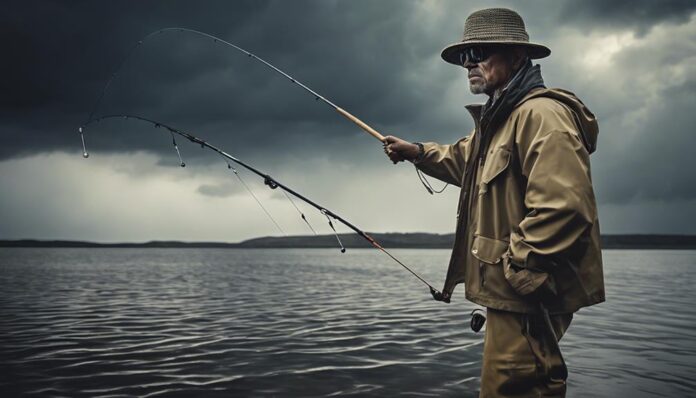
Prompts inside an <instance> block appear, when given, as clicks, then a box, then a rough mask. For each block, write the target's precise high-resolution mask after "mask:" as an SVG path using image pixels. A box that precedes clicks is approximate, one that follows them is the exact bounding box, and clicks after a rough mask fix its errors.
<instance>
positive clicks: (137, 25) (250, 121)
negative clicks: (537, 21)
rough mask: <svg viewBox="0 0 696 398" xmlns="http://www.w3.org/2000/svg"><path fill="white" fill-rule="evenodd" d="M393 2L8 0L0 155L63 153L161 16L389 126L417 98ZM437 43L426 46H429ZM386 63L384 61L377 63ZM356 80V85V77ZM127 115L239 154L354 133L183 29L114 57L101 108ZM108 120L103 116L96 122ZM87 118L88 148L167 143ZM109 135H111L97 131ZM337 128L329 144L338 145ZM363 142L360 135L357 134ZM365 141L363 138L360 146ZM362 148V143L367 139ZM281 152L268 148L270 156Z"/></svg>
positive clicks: (144, 131)
mask: <svg viewBox="0 0 696 398" xmlns="http://www.w3.org/2000/svg"><path fill="white" fill-rule="evenodd" d="M396 5H397V4H396V3H394V2H367V1H360V2H350V3H348V2H265V1H249V2H232V3H230V2H207V3H203V4H201V5H195V6H194V5H192V4H191V3H189V2H162V3H153V2H147V3H140V2H133V3H126V4H123V3H120V4H113V3H109V2H99V3H95V2H85V3H62V2H39V3H25V2H20V3H16V4H13V5H12V6H11V7H9V8H10V12H8V13H4V14H3V16H2V17H0V18H2V20H0V26H2V28H0V29H2V32H0V33H1V34H0V36H1V37H2V38H3V43H1V44H3V46H7V48H9V49H10V52H11V53H12V54H13V56H12V58H13V60H14V62H11V63H3V70H2V72H3V75H4V76H12V77H13V78H12V79H9V80H5V81H4V82H3V87H2V89H3V90H2V91H3V92H4V93H5V94H4V95H3V100H2V101H3V102H2V116H3V121H2V122H1V123H2V126H1V127H2V131H3V133H2V135H3V137H2V138H4V141H5V142H6V143H7V145H4V146H3V147H2V149H0V159H2V158H8V157H12V156H22V155H26V154H29V153H32V152H36V151H45V150H52V149H61V150H74V149H75V143H76V135H73V134H71V133H72V132H74V131H75V129H76V126H78V125H79V124H80V123H81V122H83V121H84V120H85V118H86V116H87V114H88V113H89V111H90V110H91V109H92V106H93V103H94V101H95V100H96V98H97V97H98V95H99V92H100V91H101V86H102V85H103V84H104V82H105V80H106V78H107V77H108V76H109V75H110V73H112V72H113V71H114V68H115V67H116V65H118V63H119V61H120V59H121V58H122V57H123V56H124V55H125V54H126V53H127V52H128V49H129V48H130V46H132V45H133V43H135V42H137V40H139V39H140V38H142V37H143V36H144V35H146V34H147V33H150V32H152V31H154V30H157V29H159V28H162V27H168V26H184V27H189V28H193V29H199V30H202V31H205V32H209V33H212V34H215V35H218V36H221V37H223V38H225V39H229V40H231V41H233V42H235V43H236V44H239V45H241V46H243V47H246V48H248V49H249V50H251V51H252V52H254V53H256V54H258V55H260V56H262V57H265V58H267V59H268V60H270V61H272V62H273V63H274V64H276V65H278V66H280V67H281V68H283V69H285V70H287V71H288V72H290V73H291V74H293V75H294V76H295V77H297V78H298V79H299V80H301V81H304V82H305V83H307V84H308V85H310V86H311V87H313V88H314V89H316V90H317V91H318V92H320V93H323V94H325V95H326V96H327V97H329V98H332V99H333V100H334V101H335V102H337V103H339V104H347V105H345V106H346V107H347V108H348V107H350V109H351V110H352V111H353V112H354V113H356V114H360V115H361V117H363V118H365V119H366V120H370V119H375V120H379V122H380V123H383V124H384V123H387V124H388V123H393V122H396V121H397V120H398V118H399V117H400V116H402V115H403V114H404V113H408V112H409V111H410V110H411V109H414V108H417V107H418V106H420V105H423V102H424V101H426V99H425V98H423V97H418V96H416V95H413V91H410V90H413V89H414V88H415V87H414V86H413V85H407V86H404V85H403V84H402V76H401V72H402V70H403V67H399V65H407V64H408V63H409V59H410V58H413V57H415V56H416V55H418V53H419V51H421V50H420V49H419V48H418V47H417V45H416V46H414V44H413V43H410V44H409V47H408V48H407V47H405V44H406V43H404V42H403V34H402V31H403V30H404V29H406V28H408V21H409V14H410V5H409V4H408V3H406V4H403V3H401V4H399V6H398V7H397V6H396ZM435 50H436V47H433V51H435ZM385 59H388V60H389V62H385ZM356 82H360V83H359V85H358V86H356ZM113 112H116V113H121V112H124V113H134V114H141V115H145V116H149V117H152V118H155V119H161V120H162V121H165V122H167V123H171V124H173V125H175V126H177V127H182V128H187V129H193V130H195V131H198V132H201V133H202V134H203V133H204V134H205V136H206V137H207V138H208V139H210V140H213V141H215V142H217V143H218V144H221V145H224V146H227V147H229V146H231V145H233V146H234V147H235V148H236V150H238V151H242V152H244V153H253V152H254V151H257V150H258V151H259V152H261V151H262V150H260V148H262V145H265V144H269V145H272V148H274V149H277V148H285V149H288V150H291V149H293V148H298V147H303V146H305V144H304V143H305V142H312V143H313V145H314V146H315V147H316V148H319V149H321V150H327V149H329V148H331V147H332V146H333V145H334V144H335V143H336V142H337V140H336V139H334V137H337V136H339V137H340V136H350V135H353V136H355V134H356V132H357V131H356V129H355V127H354V126H352V125H349V124H348V122H345V121H344V120H342V119H340V118H338V117H337V116H336V115H335V113H334V112H333V111H331V110H329V109H327V107H326V105H324V104H321V103H315V102H314V100H313V98H312V97H311V96H310V95H308V94H306V93H304V92H302V91H300V90H299V89H298V87H296V86H293V85H292V84H290V83H289V82H288V81H287V80H284V79H283V78H282V77H280V76H277V75H274V74H273V73H272V72H270V71H269V70H267V69H265V67H263V66H262V65H261V64H259V63H254V62H250V61H249V59H248V58H246V57H244V56H243V55H241V54H239V53H237V52H235V51H233V50H231V49H223V48H221V46H220V45H219V44H215V43H213V42H212V41H210V40H205V39H202V38H200V37H194V36H192V35H187V34H179V33H169V34H165V35H161V37H155V38H153V39H152V40H150V41H148V42H146V43H145V44H144V45H143V46H142V48H140V49H138V50H137V51H136V52H135V53H134V54H133V57H132V58H131V59H130V60H129V61H128V62H127V63H126V64H125V65H124V67H123V69H122V70H121V71H120V72H119V74H118V76H117V77H116V78H115V80H114V82H113V84H112V85H111V87H110V89H109V91H108V92H107V95H106V96H105V98H104V101H103V103H102V106H101V107H100V109H99V110H98V112H97V113H98V114H103V113H113ZM105 124H106V126H104V125H105ZM105 124H102V125H100V126H99V128H98V129H95V128H92V129H91V130H90V131H89V134H93V135H91V136H89V135H88V142H92V143H93V146H92V149H93V150H106V151H112V150H116V151H128V150H130V149H135V148H138V149H147V150H151V151H155V152H158V153H164V151H167V150H169V148H167V147H166V145H163V141H162V137H161V136H160V135H156V134H152V132H151V130H149V128H146V127H145V126H139V125H135V124H128V125H120V124H119V125H118V126H119V129H118V130H116V129H115V128H110V127H109V126H113V125H114V124H113V123H112V122H108V123H105ZM107 132H108V134H107ZM340 140H341V139H340V138H339V139H338V141H339V142H340ZM363 142H364V141H363ZM360 145H362V144H360ZM365 145H368V144H365ZM278 152H280V156H281V157H282V151H276V156H277V155H278Z"/></svg>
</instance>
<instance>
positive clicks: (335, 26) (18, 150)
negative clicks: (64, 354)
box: [0, 0, 696, 239]
mask: <svg viewBox="0 0 696 398" xmlns="http://www.w3.org/2000/svg"><path fill="white" fill-rule="evenodd" d="M487 6H508V7H512V8H515V9H517V10H518V11H519V12H520V14H521V15H522V16H523V17H524V18H525V21H526V23H527V27H528V30H529V31H530V35H531V38H532V40H534V41H537V42H541V43H545V44H548V45H549V46H551V48H552V50H553V53H552V56H551V57H550V58H548V59H545V60H542V61H540V62H541V63H542V66H543V73H544V76H545V79H546V81H547V83H548V85H549V86H554V87H564V88H567V89H570V90H571V91H574V92H576V93H577V94H578V95H579V96H580V98H582V99H583V100H584V101H585V103H587V104H588V106H589V107H590V108H591V109H592V110H593V111H594V112H595V113H596V114H597V115H598V117H599V120H600V128H601V132H600V141H599V149H598V152H597V153H596V154H595V155H593V176H594V181H595V187H596V192H597V197H598V201H599V203H600V208H601V207H602V206H607V208H611V209H614V210H612V211H611V214H612V215H611V216H608V217H607V220H610V221H609V223H608V224H607V223H603V226H604V227H605V230H606V231H608V232H611V231H620V232H626V231H625V230H624V226H627V225H630V226H631V227H630V228H633V229H635V232H650V230H649V228H654V230H656V231H658V230H659V231H669V230H670V228H672V229H673V230H675V231H680V232H684V231H689V230H690V229H689V228H691V230H692V231H693V227H690V226H688V225H686V224H683V225H676V224H674V220H679V219H680V218H679V217H676V216H675V217H665V218H664V220H663V221H662V222H661V221H660V220H659V219H657V220H653V221H651V224H650V225H652V227H649V226H646V225H648V224H645V225H642V224H641V225H639V224H636V223H635V222H633V221H632V220H633V218H634V217H635V216H631V212H633V211H636V212H640V209H644V210H645V211H649V210H650V209H656V208H659V209H672V211H673V212H674V214H681V213H685V210H684V209H685V207H688V206H689V203H692V202H693V199H695V198H696V180H694V174H693V173H691V172H690V171H691V170H693V169H694V168H696V159H695V158H694V157H693V156H692V155H691V153H690V152H691V148H693V147H694V144H696V142H694V135H693V134H692V131H691V130H692V126H694V125H696V114H694V112H692V111H691V109H694V107H695V106H696V103H695V102H694V98H696V96H695V95H694V92H695V90H696V70H695V68H694V67H692V66H691V65H696V63H695V61H696V59H695V54H696V47H695V45H694V44H693V43H696V22H695V21H694V10H695V7H694V5H693V4H692V2H667V3H662V2H660V3H656V2H642V1H640V2H637V3H636V2H631V3H630V4H629V3H628V2H609V3H607V2H598V1H597V2H595V1H589V2H571V1H565V2H561V1H541V2H514V3H511V2H494V3H493V4H491V3H490V2H487V1H474V2H466V3H464V2H460V1H421V2H403V1H380V2H375V1H366V0H358V1H299V2H285V1H237V2H223V1H220V2H217V1H211V2H203V3H201V4H198V3H197V4H196V5H192V4H190V3H188V2H177V1H175V2H144V3H143V2H134V3H129V4H128V5H127V6H124V5H123V4H112V3H109V2H83V3H64V2H54V1H43V2H32V3H28V2H11V3H9V4H7V5H6V7H5V9H6V12H3V13H2V14H1V15H0V45H2V48H4V49H5V55H6V59H11V60H12V62H3V63H2V64H0V73H2V75H3V76H11V77H12V78H10V79H3V80H2V81H0V92H2V93H3V95H2V96H1V97H0V139H2V141H3V145H1V146H0V174H2V173H1V172H2V167H5V176H4V179H3V181H4V182H5V183H6V184H9V185H11V187H10V186H8V187H5V186H3V188H4V189H5V188H6V189H10V188H17V189H19V187H24V188H26V189H29V188H27V187H26V184H27V183H28V182H26V181H25V180H24V179H20V178H17V177H12V176H10V175H8V174H7V173H9V171H7V170H10V167H9V166H7V165H8V164H14V163H13V162H15V161H20V160H22V159H29V157H30V156H31V159H43V158H41V157H36V156H47V157H46V158H45V159H53V157H52V156H53V155H52V154H54V153H56V152H61V151H64V152H67V153H69V154H72V155H74V156H75V157H76V158H79V155H80V152H81V148H80V142H79V136H78V135H77V134H76V127H77V126H78V125H80V124H81V123H82V122H83V121H84V120H85V118H86V117H87V114H88V113H89V111H90V109H91V107H92V106H93V104H94V101H95V100H96V99H97V97H98V95H99V93H100V90H101V88H102V86H103V84H104V82H105V80H106V78H107V77H108V76H109V75H110V73H112V72H113V71H114V68H115V67H116V65H117V64H118V62H119V61H120V59H121V58H122V57H123V56H124V55H125V54H127V52H128V51H129V49H130V47H131V46H132V45H133V44H134V43H136V42H137V41H138V40H139V39H140V38H142V37H143V36H144V35H146V34H148V33H150V32H152V31H155V30H157V29H159V28H162V27H169V26H184V27H190V28H194V29H198V30H202V31H204V32H209V33H212V34H215V35H218V36H220V37H222V38H224V39H227V40H230V41H232V42H234V43H236V44H238V45H240V46H242V47H244V48H247V49H249V50H251V51H252V52H254V53H256V54H258V55H259V56H261V57H264V58H266V59H268V60H269V61H271V62H272V63H274V64H276V65H277V66H278V67H280V68H282V69H284V70H286V71H287V72H289V73H290V74H292V75H293V76H295V77H296V78H297V79H299V80H300V81H302V82H304V83H306V84H307V85H308V86H310V87H312V88H313V89H315V90H317V91H318V92H319V93H321V94H323V95H325V96H326V97H328V98H330V99H331V100H333V101H334V102H336V103H337V104H339V105H341V106H343V107H344V108H346V109H348V110H349V111H351V112H353V113H354V114H356V115H358V116H359V117H360V118H362V119H363V120H365V121H366V122H368V123H370V124H371V125H373V126H374V127H376V128H377V129H378V130H380V131H382V132H383V133H385V134H395V135H398V136H401V137H403V138H405V139H408V140H412V141H416V140H418V141H438V142H444V143H446V142H453V141H455V140H456V139H458V138H459V137H461V136H462V135H465V134H467V133H468V131H470V129H471V128H472V122H471V120H470V118H469V116H468V114H467V113H466V112H465V111H464V109H463V105H464V104H466V103H469V102H481V101H482V100H483V99H482V98H480V97H475V96H472V95H470V94H469V93H468V88H467V85H466V79H465V78H464V74H463V73H462V70H461V68H456V67H453V66H451V65H448V64H445V63H444V62H442V61H441V60H440V59H439V52H440V50H441V49H442V48H443V47H444V46H445V45H446V44H448V43H450V42H453V41H456V40H457V39H458V38H459V37H460V35H461V29H462V26H463V22H464V20H465V18H466V16H467V15H468V14H469V13H470V12H471V11H473V10H475V9H478V8H483V7H487ZM675 38H680V39H679V40H675ZM667 43H669V45H666V44H667ZM98 113H99V114H106V113H134V114H139V115H143V116H147V117H150V118H153V119H158V120H161V121H162V122H165V123H168V124H171V125H173V126H175V127H178V128H181V129H184V130H187V131H191V132H193V133H195V134H197V135H200V136H201V137H203V138H205V139H207V140H209V141H210V142H212V143H214V144H216V145H218V146H219V147H221V148H223V149H225V150H226V151H228V152H229V153H231V154H232V155H234V156H237V157H239V158H240V159H242V160H245V161H248V162H250V163H251V164H253V165H254V166H257V167H258V168H260V169H261V170H263V171H265V172H269V173H271V174H272V175H273V176H274V177H276V178H278V179H279V180H281V181H283V182H285V183H287V184H288V185H290V186H292V187H294V188H297V189H298V190H299V191H301V192H303V193H306V194H307V195H309V196H310V197H312V198H316V199H317V200H319V201H321V202H322V203H326V204H327V205H332V204H335V208H334V210H336V211H339V210H342V211H347V212H348V213H349V215H353V216H354V217H358V221H361V222H365V223H367V224H368V225H373V226H374V227H371V228H372V229H373V230H380V229H381V230H409V229H411V230H418V229H422V228H429V230H433V231H437V232H448V231H449V229H450V228H451V225H452V221H451V211H448V210H447V209H449V208H450V207H451V208H453V209H454V207H455V205H454V204H453V202H454V201H455V200H456V195H454V196H453V197H452V198H449V197H447V198H449V199H447V200H449V201H450V202H451V203H450V202H447V203H448V204H444V203H445V202H437V203H438V205H437V206H438V212H439V213H438V214H440V216H441V217H442V218H440V219H436V220H434V221H430V220H429V221H428V223H423V222H419V224H418V225H409V224H408V223H404V222H402V221H401V220H400V219H399V217H398V214H397V215H395V214H393V212H394V211H397V207H395V206H393V205H391V203H393V201H394V195H396V194H395V193H394V191H396V192H402V190H404V191H403V192H408V193H409V195H411V196H407V197H408V200H400V201H399V202H400V204H403V207H404V208H403V209H402V208H401V207H398V209H401V210H402V211H414V209H416V210H419V211H427V209H428V207H429V206H430V207H432V206H433V204H432V203H433V202H431V201H430V200H434V199H433V198H430V197H428V196H424V198H428V200H426V199H423V198H420V197H418V198H412V196H413V195H420V194H421V193H422V192H421V190H422V188H421V187H420V186H419V185H418V184H419V183H418V182H417V179H416V177H415V172H414V171H413V170H412V169H411V168H405V167H391V166H390V163H388V162H387V161H386V160H385V159H384V157H383V154H382V153H381V147H380V146H379V144H378V143H377V142H376V141H375V140H374V139H372V138H370V137H368V136H367V135H365V134H364V133H363V132H362V131H360V130H359V129H358V128H357V127H356V126H354V125H352V124H351V123H350V122H348V121H346V120H344V119H343V118H341V117H340V116H338V115H337V114H336V113H335V112H334V111H332V110H331V109H330V108H328V107H327V106H326V105H324V104H321V103H317V102H315V101H314V99H313V98H312V97H311V96H310V95H307V94H306V93H304V92H303V91H301V90H300V89H299V88H298V87H297V86H295V85H292V84H290V83H289V82H288V81H287V80H285V79H284V78H282V77H280V76H278V75H275V74H273V73H272V72H270V71H269V70H267V69H266V68H265V67H264V66H263V65H261V64H259V63H256V62H252V61H250V59H249V58H247V57H245V56H242V55H241V54H239V53H237V52H234V51H232V50H225V49H223V48H222V47H220V44H219V43H213V42H212V41H209V40H204V39H201V38H200V37H195V36H192V35H187V34H180V33H170V34H166V35H161V36H158V37H155V38H153V39H152V40H151V41H148V42H147V43H145V44H144V45H143V48H141V49H139V50H138V51H137V52H136V53H134V54H133V57H132V59H130V60H129V62H128V63H126V64H125V65H124V67H123V69H122V70H121V71H120V73H119V75H118V76H117V77H116V79H115V80H114V82H113V84H112V85H111V87H110V90H109V92H108V93H107V95H106V97H105V98H104V101H103V104H102V106H101V108H100V110H99V112H98ZM86 139H87V145H88V147H89V149H90V151H91V153H92V156H91V157H90V159H89V161H87V162H88V163H84V162H83V163H81V164H89V165H96V164H100V163H99V162H104V161H106V160H104V159H111V156H113V155H122V156H126V157H128V156H135V157H138V156H141V155H142V152H144V153H146V154H150V155H153V159H154V163H152V164H150V163H143V162H139V163H137V164H132V165H131V164H124V165H118V164H114V165H113V167H114V170H115V172H116V176H119V177H114V176H112V175H111V174H108V173H106V172H104V173H105V174H104V175H105V176H110V177H109V178H116V179H117V180H118V181H120V178H121V177H120V176H121V175H123V176H125V177H124V178H128V179H129V180H128V181H130V183H124V184H126V185H125V186H130V185H138V184H139V182H138V181H144V180H147V181H155V180H154V177H155V176H157V177H158V178H163V179H167V178H175V177H167V176H169V174H168V173H165V172H163V171H162V170H161V169H162V168H169V167H171V168H172V171H171V172H172V175H176V176H184V177H185V179H186V180H185V181H182V183H184V182H185V184H186V185H185V186H186V188H187V189H190V190H191V193H192V194H194V197H196V198H198V199H197V200H202V201H204V203H207V202H206V201H208V200H213V201H215V200H219V199H222V198H225V200H230V201H233V202H235V203H237V202H238V201H242V200H243V199H242V198H244V195H243V193H241V192H240V194H239V195H237V192H238V191H234V189H239V186H238V185H234V184H235V181H234V180H233V181H231V182H230V180H229V178H230V176H229V174H228V171H227V170H226V165H225V163H224V162H223V161H222V160H221V159H220V158H219V157H218V156H216V155H214V154H212V153H211V152H209V151H203V150H202V149H200V148H199V147H198V146H196V145H192V144H189V143H187V142H185V141H184V140H179V141H178V143H179V147H180V149H181V153H182V156H183V157H184V160H185V161H186V163H187V167H186V168H185V169H180V168H177V165H178V158H177V157H176V153H175V152H174V149H173V147H172V144H171V137H170V136H169V134H168V133H167V132H166V131H165V130H163V129H159V130H158V129H154V128H152V127H151V126H149V125H145V124H142V123H138V122H135V121H132V120H111V121H108V122H102V123H99V124H96V125H93V126H92V127H90V129H88V130H87V134H86ZM61 159H62V158H61ZM148 159H150V158H148ZM61 161H63V160H61ZM63 162H64V163H63V164H72V163H65V161H63ZM92 162H94V163H92ZM22 164H23V165H25V164H26V162H23V163H22ZM3 165H5V166H3ZM66 167H67V166H66ZM92 167H96V166H92ZM143 167H146V170H145V169H143V170H141V169H140V168H143ZM218 167H219V169H218ZM11 170H16V169H14V168H12V169H11ZM69 170H70V172H66V173H68V174H65V175H64V176H63V178H75V179H78V180H79V178H80V177H79V174H80V173H84V172H85V169H80V171H79V172H77V171H75V170H77V169H76V168H75V167H73V166H70V168H69ZM216 170H219V172H218V171H216ZM13 172H14V171H13ZM69 173H74V174H69ZM184 177H179V178H184ZM56 178H58V177H56ZM193 178H195V179H196V180H197V182H195V183H194V182H192V181H189V179H193ZM252 178H254V177H252ZM397 181H398V183H399V184H410V185H409V188H408V190H406V188H405V187H403V186H398V185H394V184H396V182H397ZM252 182H254V183H258V184H256V185H255V188H254V189H255V190H256V189H259V190H260V189H263V188H262V187H263V185H262V184H261V183H260V182H259V181H256V180H254V181H252ZM129 184H130V185H129ZM235 187H236V188H235ZM358 187H359V188H358ZM45 189H46V190H48V189H58V188H56V187H55V186H54V185H47V186H46V188H45ZM168 189H169V190H170V191H173V190H175V189H174V188H171V187H170V188H168ZM356 190H357V192H356ZM137 192H139V193H140V194H143V192H146V191H137ZM264 192H265V191H264ZM36 195H40V196H42V197H51V195H55V193H54V192H48V191H46V192H43V193H37V194H36ZM266 195H267V198H266V199H267V200H269V201H271V202H278V203H281V202H282V203H284V205H282V206H285V207H282V206H281V208H282V209H285V210H287V206H289V204H288V203H286V202H287V201H286V200H285V199H284V198H283V197H281V196H280V195H279V193H278V192H275V191H273V192H270V193H269V192H266ZM14 197H15V196H12V198H14ZM351 198H352V199H351ZM10 199H11V198H10V197H6V198H5V199H4V202H2V205H3V206H2V208H0V212H1V213H2V214H0V216H2V218H3V219H5V216H6V215H8V217H9V215H10V214H11V213H13V212H14V213H16V214H24V213H22V212H17V211H16V209H17V207H21V206H26V205H27V201H26V200H22V199H21V198H19V197H17V199H16V200H15V201H11V200H10ZM95 200H96V199H95ZM68 202H69V201H66V202H61V203H68ZM154 202H156V201H154ZM109 203H112V202H109ZM439 203H443V205H442V206H441V205H440V204H439ZM655 203H660V205H659V206H658V205H655ZM669 203H673V206H672V207H670V206H669V205H668V204H669ZM246 204H250V205H252V208H253V206H256V205H255V204H254V203H253V202H250V203H246V202H245V205H246ZM409 204H410V205H409ZM407 205H409V206H407ZM624 205H626V207H625V209H630V211H629V210H625V211H618V210H616V209H617V208H620V207H621V206H624ZM114 206H116V205H115V204H114ZM448 206H449V207H448ZM329 207H331V206H329ZM406 207H408V208H406ZM50 208H52V209H53V208H55V207H54V206H51V207H50ZM385 208H386V209H387V210H388V211H384V209H385ZM409 208H410V210H409ZM368 209H369V210H368ZM380 209H382V210H380ZM424 209H425V210H424ZM257 210H258V209H257ZM290 210H291V211H294V210H293V209H290ZM119 211H128V209H127V208H126V209H123V208H120V207H119ZM182 211H187V210H182ZM371 211H374V213H371ZM452 211H454V210H452ZM361 212H367V213H366V214H369V216H365V217H364V218H362V219H361V218H360V217H362V213H361ZM63 213H64V214H65V212H63ZM247 213H248V215H252V214H255V212H254V211H253V210H249V211H248V212H247ZM27 214H32V212H31V211H27ZM60 214H61V211H60V210H56V215H55V216H54V218H55V219H56V220H55V221H54V222H53V225H54V226H56V227H55V229H54V230H55V231H60V230H61V229H60V228H58V227H57V225H59V221H58V218H59V217H58V216H59V215H60ZM245 215H247V214H246V213H245ZM256 216H258V214H256ZM260 216H261V217H264V216H263V214H260ZM380 217H382V218H380ZM13 219H15V220H16V223H17V224H16V225H19V224H21V223H22V221H21V220H20V219H16V218H13ZM43 219H47V217H44V218H43ZM133 219H138V217H136V216H135V215H134V216H133ZM351 219H352V218H351ZM397 219H399V220H397ZM293 220H294V219H293ZM622 220H623V221H622ZM667 220H671V221H667ZM295 221H296V220H295ZM250 222H252V221H250ZM39 224H40V222H39V221H36V222H35V223H34V224H32V225H39ZM22 225H24V224H22ZM240 225H242V224H238V227H239V226H240ZM426 226H427V227H426ZM266 227H267V226H266ZM36 228H39V227H36ZM123 228H124V229H120V231H124V230H125V226H124V227H123ZM240 228H241V227H240ZM245 228H246V227H245ZM249 228H250V227H249ZM638 228H646V229H638ZM170 229H171V228H170ZM170 229H168V231H169V230H170ZM30 230H31V226H30V225H26V228H25V229H22V231H30ZM84 231H87V230H84ZM89 231H90V232H89V233H90V234H92V233H94V231H92V230H89ZM219 231H223V228H222V227H221V228H220V229H219ZM245 231H246V233H248V234H258V233H259V231H260V229H259V230H256V229H254V230H252V229H246V230H245ZM305 232H306V231H305ZM628 232H631V231H628ZM153 234H154V232H153ZM9 235H13V234H12V233H6V234H5V236H9ZM106 235H108V234H105V235H104V236H106ZM24 236H26V235H24ZM205 237H206V239H211V236H209V235H206V236H205ZM153 238H159V237H158V236H153Z"/></svg>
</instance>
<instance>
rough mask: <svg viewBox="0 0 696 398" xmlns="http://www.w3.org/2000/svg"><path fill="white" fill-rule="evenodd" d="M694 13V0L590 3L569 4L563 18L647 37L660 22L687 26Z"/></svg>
mask: <svg viewBox="0 0 696 398" xmlns="http://www.w3.org/2000/svg"><path fill="white" fill-rule="evenodd" d="M694 11H696V2H694V1H692V0H663V1H652V0H619V1H603V0H586V1H568V2H566V3H565V4H564V6H563V9H562V12H561V15H560V16H561V18H562V20H567V21H571V22H572V23H574V24H576V25H578V26H581V27H585V28H586V27H588V26H599V27H603V28H607V29H609V30H615V29H617V28H619V27H624V28H628V29H632V30H634V31H635V32H636V34H638V35H639V36H643V35H645V34H646V33H647V32H648V31H650V29H651V28H652V27H653V26H655V25H657V24H659V23H672V24H680V23H685V22H687V21H688V20H689V17H690V15H691V14H692V13H693V12H694Z"/></svg>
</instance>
